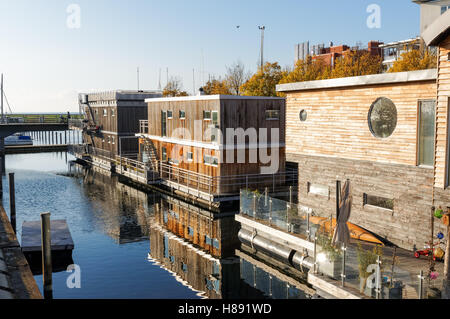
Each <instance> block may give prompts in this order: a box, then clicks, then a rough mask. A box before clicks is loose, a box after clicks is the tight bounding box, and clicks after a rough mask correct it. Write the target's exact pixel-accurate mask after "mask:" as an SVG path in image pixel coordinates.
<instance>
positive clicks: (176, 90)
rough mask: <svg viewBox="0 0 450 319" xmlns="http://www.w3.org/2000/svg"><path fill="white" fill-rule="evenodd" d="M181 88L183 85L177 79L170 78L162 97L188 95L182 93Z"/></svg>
mask: <svg viewBox="0 0 450 319" xmlns="http://www.w3.org/2000/svg"><path fill="white" fill-rule="evenodd" d="M182 87H183V85H182V82H181V80H180V79H179V78H177V77H171V78H170V80H169V82H167V85H166V87H165V88H164V90H163V96H164V97H173V96H187V95H188V94H187V93H186V92H185V91H182Z"/></svg>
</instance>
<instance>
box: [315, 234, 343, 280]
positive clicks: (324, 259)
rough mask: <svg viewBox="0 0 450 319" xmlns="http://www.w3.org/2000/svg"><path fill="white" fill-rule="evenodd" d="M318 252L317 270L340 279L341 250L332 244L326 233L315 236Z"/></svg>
mask: <svg viewBox="0 0 450 319" xmlns="http://www.w3.org/2000/svg"><path fill="white" fill-rule="evenodd" d="M317 247H318V253H317V256H316V260H317V265H318V271H319V272H320V273H322V274H324V275H327V276H329V277H332V278H334V279H336V280H340V278H341V274H342V250H341V249H340V248H339V247H336V246H335V245H333V239H332V237H331V236H329V235H328V234H320V235H318V236H317Z"/></svg>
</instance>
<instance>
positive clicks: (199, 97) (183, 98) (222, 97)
mask: <svg viewBox="0 0 450 319" xmlns="http://www.w3.org/2000/svg"><path fill="white" fill-rule="evenodd" d="M206 100H284V97H272V96H242V95H195V96H177V97H162V98H152V99H145V102H147V103H149V102H176V101H206Z"/></svg>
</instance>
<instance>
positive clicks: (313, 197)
mask: <svg viewBox="0 0 450 319" xmlns="http://www.w3.org/2000/svg"><path fill="white" fill-rule="evenodd" d="M436 78H437V73H436V70H434V69H432V70H423V71H414V72H402V73H388V74H378V75H369V76H360V77H352V78H341V79H330V80H321V81H311V82H300V83H289V84H282V85H279V86H278V87H277V90H278V91H279V92H284V93H286V94H287V101H286V158H287V160H288V161H293V162H297V163H298V165H299V195H298V197H299V199H298V200H299V203H300V204H302V205H305V206H308V207H311V208H313V210H315V211H317V212H320V213H322V214H328V215H330V214H331V213H333V212H335V194H336V180H340V181H342V182H343V181H345V180H346V179H349V180H350V181H351V185H352V194H353V206H352V214H351V219H350V222H353V223H355V224H357V225H359V226H361V227H364V228H366V229H368V230H369V231H372V232H374V233H376V234H378V235H379V236H381V237H384V238H385V239H386V240H388V241H391V242H393V243H395V244H398V245H399V246H401V247H405V248H410V249H412V248H414V247H416V248H422V247H423V246H424V244H425V243H426V242H427V241H429V238H430V214H431V209H432V208H431V207H432V206H433V200H432V198H433V192H434V187H433V186H434V185H433V178H434V164H435V154H434V149H435V140H436V139H435V132H436V110H438V113H437V114H438V121H437V124H438V130H437V132H438V139H437V141H438V145H439V144H440V143H442V142H440V138H441V134H444V135H445V134H446V131H445V130H446V129H445V128H446V127H447V125H448V121H447V119H446V117H440V118H439V116H440V110H439V106H438V109H437V108H436V103H437V99H436V91H437V85H436ZM439 103H441V102H440V101H439ZM438 105H440V104H438ZM439 126H443V127H442V128H439ZM442 138H443V137H442ZM444 153H445V150H444V149H442V151H440V152H438V153H436V155H437V156H436V157H437V160H438V159H439V156H441V155H442V156H445V155H444ZM447 158H448V157H447ZM441 183H442V181H441Z"/></svg>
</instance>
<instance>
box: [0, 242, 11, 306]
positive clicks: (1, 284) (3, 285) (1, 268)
mask: <svg viewBox="0 0 450 319" xmlns="http://www.w3.org/2000/svg"><path fill="white" fill-rule="evenodd" d="M10 289H11V285H10V283H9V273H8V267H7V265H6V262H5V258H4V255H3V251H2V250H1V249H0V299H13V298H14V296H13V294H12V293H11V292H10V291H11V290H10Z"/></svg>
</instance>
